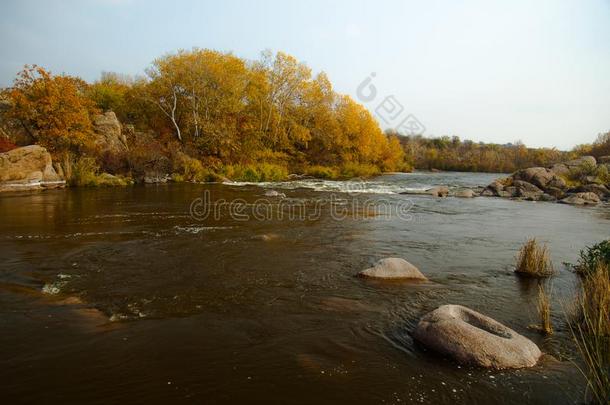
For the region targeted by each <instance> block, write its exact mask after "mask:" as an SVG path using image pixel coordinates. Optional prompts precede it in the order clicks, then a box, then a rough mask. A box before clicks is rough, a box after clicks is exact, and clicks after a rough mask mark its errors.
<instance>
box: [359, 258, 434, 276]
mask: <svg viewBox="0 0 610 405" xmlns="http://www.w3.org/2000/svg"><path fill="white" fill-rule="evenodd" d="M358 275H359V276H361V277H370V278H379V279H386V280H387V279H394V280H397V279H410V280H427V278H426V276H424V275H423V274H422V273H421V272H420V271H419V269H418V268H417V267H415V266H414V265H412V264H411V263H409V262H408V261H406V260H404V259H400V258H397V257H390V258H387V259H381V260H379V261H378V262H377V263H376V264H375V266H373V267H371V268H369V269H366V270H363V271H361V272H360V273H358Z"/></svg>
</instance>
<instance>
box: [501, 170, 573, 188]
mask: <svg viewBox="0 0 610 405" xmlns="http://www.w3.org/2000/svg"><path fill="white" fill-rule="evenodd" d="M512 177H513V179H514V180H522V181H525V182H528V183H531V184H533V185H535V186H536V187H539V188H541V189H544V188H546V187H549V186H550V187H558V188H563V187H565V182H564V181H563V179H562V178H561V177H559V176H558V175H557V174H555V173H554V172H553V171H552V170H550V169H547V168H544V167H530V168H528V169H524V170H519V171H517V172H516V173H515V174H513V175H512Z"/></svg>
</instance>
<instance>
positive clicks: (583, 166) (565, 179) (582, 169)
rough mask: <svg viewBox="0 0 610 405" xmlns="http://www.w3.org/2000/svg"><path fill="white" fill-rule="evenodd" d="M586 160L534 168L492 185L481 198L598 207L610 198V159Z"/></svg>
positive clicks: (589, 158)
mask: <svg viewBox="0 0 610 405" xmlns="http://www.w3.org/2000/svg"><path fill="white" fill-rule="evenodd" d="M599 160H600V161H599V162H598V161H597V160H596V159H595V158H594V157H593V156H583V157H581V158H579V159H575V160H571V161H569V162H565V163H559V164H555V165H553V166H551V167H531V168H528V169H524V170H519V171H517V172H515V173H513V174H512V175H510V176H509V177H506V178H503V179H498V180H496V181H494V182H493V183H491V184H489V185H488V186H487V187H486V188H485V189H484V190H483V192H482V193H481V196H488V197H503V198H512V199H522V200H528V201H557V202H560V203H564V204H573V205H596V204H599V203H600V202H601V201H608V199H609V198H610V190H609V187H610V176H609V174H608V173H609V172H610V170H609V169H610V157H608V156H605V157H602V158H600V159H599Z"/></svg>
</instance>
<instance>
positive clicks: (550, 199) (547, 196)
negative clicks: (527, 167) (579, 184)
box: [539, 193, 557, 202]
mask: <svg viewBox="0 0 610 405" xmlns="http://www.w3.org/2000/svg"><path fill="white" fill-rule="evenodd" d="M539 201H547V202H553V201H557V198H556V197H554V196H552V195H550V194H547V193H544V194H542V195H541V196H540V197H539Z"/></svg>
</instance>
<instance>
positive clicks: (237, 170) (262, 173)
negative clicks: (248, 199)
mask: <svg viewBox="0 0 610 405" xmlns="http://www.w3.org/2000/svg"><path fill="white" fill-rule="evenodd" d="M223 173H224V174H225V175H226V176H227V177H228V178H230V179H231V180H234V181H247V182H253V183H254V182H261V181H282V180H286V178H287V177H288V169H286V167H284V166H280V165H276V164H272V163H259V164H250V165H228V166H225V167H224V169H223Z"/></svg>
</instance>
